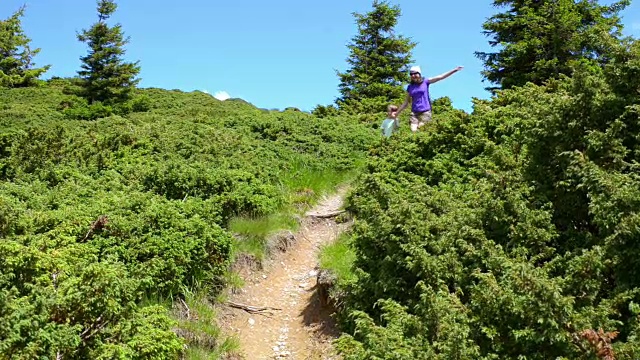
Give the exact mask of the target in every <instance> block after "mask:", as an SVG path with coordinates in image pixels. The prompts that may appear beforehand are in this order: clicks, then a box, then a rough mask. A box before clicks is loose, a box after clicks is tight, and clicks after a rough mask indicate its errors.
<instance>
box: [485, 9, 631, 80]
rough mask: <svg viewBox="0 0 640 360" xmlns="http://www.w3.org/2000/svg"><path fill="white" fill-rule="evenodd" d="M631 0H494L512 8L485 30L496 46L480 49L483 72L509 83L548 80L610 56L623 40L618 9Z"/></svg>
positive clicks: (497, 15)
mask: <svg viewBox="0 0 640 360" xmlns="http://www.w3.org/2000/svg"><path fill="white" fill-rule="evenodd" d="M629 3H630V0H620V1H617V2H615V3H613V4H611V5H600V4H599V3H598V1H596V0H494V1H493V5H494V6H497V7H507V6H508V7H509V8H508V10H506V11H504V12H501V13H498V14H496V15H494V16H492V17H490V18H489V19H488V20H487V21H486V22H485V23H484V24H483V29H484V34H485V35H487V36H488V37H490V38H491V40H490V41H489V44H490V45H491V46H492V47H496V46H499V47H500V50H499V51H496V52H476V56H477V57H478V58H480V59H482V61H483V62H484V66H485V70H484V71H483V76H484V78H485V80H488V81H489V82H490V83H492V84H493V85H495V86H490V87H487V90H490V91H495V90H496V89H508V88H512V87H515V86H522V85H524V84H526V83H527V82H533V83H535V84H542V83H544V82H545V81H546V80H548V79H551V78H557V77H558V76H559V75H560V74H566V75H569V74H571V69H572V66H571V64H572V63H573V62H575V61H577V60H582V59H585V60H588V61H592V62H593V63H594V64H598V65H601V64H603V63H604V62H606V59H607V57H608V54H610V51H611V49H612V47H613V45H614V44H615V43H616V42H618V41H619V38H618V37H619V36H620V34H621V33H620V30H621V28H622V25H621V23H620V18H619V16H618V13H619V12H620V11H621V10H623V9H624V8H625V7H626V6H628V5H629Z"/></svg>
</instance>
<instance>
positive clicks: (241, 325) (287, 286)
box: [222, 189, 348, 360]
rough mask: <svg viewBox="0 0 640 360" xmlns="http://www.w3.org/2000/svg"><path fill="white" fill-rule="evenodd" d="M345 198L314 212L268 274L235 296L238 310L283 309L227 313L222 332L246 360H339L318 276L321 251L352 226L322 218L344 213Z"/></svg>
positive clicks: (255, 276) (252, 278) (253, 278)
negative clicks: (236, 342) (234, 340)
mask: <svg viewBox="0 0 640 360" xmlns="http://www.w3.org/2000/svg"><path fill="white" fill-rule="evenodd" d="M345 192H346V189H340V190H339V191H338V192H337V193H336V194H334V195H332V196H330V197H327V198H325V199H324V200H323V201H321V202H320V204H319V205H318V206H317V207H315V208H314V209H312V210H311V211H309V212H308V213H307V214H306V215H307V216H305V218H304V220H303V222H302V225H301V227H300V230H299V231H298V233H296V234H294V237H295V241H294V242H293V244H292V245H291V246H290V247H289V248H288V249H287V250H286V252H284V253H280V254H278V255H276V256H275V257H274V258H273V259H272V261H273V262H272V265H270V266H268V268H267V269H265V270H264V271H256V272H253V273H251V274H249V275H248V276H244V277H245V282H246V283H245V286H244V288H243V289H242V290H241V291H239V292H238V293H237V294H232V295H230V297H229V301H230V302H232V303H235V304H240V305H248V306H252V307H257V308H263V307H270V308H277V309H278V310H271V311H262V312H260V313H253V314H252V313H250V312H247V311H246V310H243V309H237V308H233V307H229V308H226V309H225V311H224V314H223V322H222V327H223V329H224V331H225V333H227V334H235V335H236V336H238V337H239V339H240V344H241V352H242V353H243V356H244V358H245V359H251V360H263V359H295V360H310V359H313V360H330V359H338V357H337V356H336V355H335V354H334V352H333V350H332V347H331V341H332V340H333V339H335V338H336V336H338V335H339V333H338V331H337V329H336V327H335V323H334V321H333V319H332V318H331V310H330V309H329V308H327V307H325V306H322V305H321V302H320V299H319V296H318V292H317V291H316V286H317V280H316V276H317V273H318V266H317V265H318V251H319V248H320V246H321V245H322V244H325V243H329V242H332V241H333V240H334V239H336V238H337V236H338V235H339V234H340V232H342V231H343V230H344V228H345V227H347V226H348V224H336V222H335V221H334V220H333V219H332V218H323V217H322V215H326V214H331V213H333V212H335V211H337V210H339V209H340V207H341V206H342V203H343V202H342V201H343V197H344V194H345Z"/></svg>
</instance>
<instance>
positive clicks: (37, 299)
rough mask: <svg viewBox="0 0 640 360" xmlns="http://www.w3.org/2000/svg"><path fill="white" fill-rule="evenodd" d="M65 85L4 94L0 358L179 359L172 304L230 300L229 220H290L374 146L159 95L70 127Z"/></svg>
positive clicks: (284, 120)
mask: <svg viewBox="0 0 640 360" xmlns="http://www.w3.org/2000/svg"><path fill="white" fill-rule="evenodd" d="M61 82H62V81H61V80H54V81H52V82H51V83H52V84H50V85H48V86H44V87H39V88H24V89H2V90H0V98H2V99H3V102H2V108H1V109H0V119H1V120H0V122H1V123H0V128H1V130H2V131H0V136H1V137H0V153H1V154H2V157H1V159H0V178H1V180H2V181H1V182H0V238H1V239H2V241H0V268H1V269H2V271H1V273H0V357H3V358H11V359H32V358H49V359H55V358H56V357H57V356H58V357H59V358H69V359H70V358H86V359H107V358H108V359H113V358H129V359H143V358H144V359H162V358H175V357H176V356H178V355H179V354H181V353H182V352H183V343H184V340H183V339H182V338H179V337H178V336H177V335H176V332H174V327H175V326H176V322H175V321H174V319H172V318H171V317H170V316H169V308H170V305H171V301H170V300H171V299H172V298H174V299H176V300H177V299H178V298H182V297H183V295H184V294H185V292H187V291H190V290H192V289H202V288H204V289H209V291H210V292H211V295H215V293H216V292H217V291H219V290H220V289H221V287H222V286H224V285H225V282H224V280H225V273H226V271H227V269H228V267H229V265H230V263H231V261H232V260H233V259H232V252H233V247H234V245H233V237H232V233H231V232H230V230H229V228H228V225H229V223H230V221H231V220H233V219H235V218H238V217H243V218H245V217H249V218H257V217H265V216H268V215H270V214H274V213H280V212H287V211H288V212H290V213H291V214H295V211H296V210H301V209H304V206H306V205H307V204H309V203H311V202H313V201H314V199H315V198H316V197H317V196H319V194H320V192H321V191H323V190H325V189H324V188H322V186H324V187H325V188H327V187H331V186H334V185H335V184H336V183H337V182H338V181H342V180H344V178H345V176H349V175H350V173H351V172H353V171H354V170H355V169H357V168H358V166H359V164H360V163H361V162H362V160H363V158H364V156H365V154H366V150H367V148H368V146H369V144H371V143H372V141H374V140H377V139H378V136H377V133H375V131H374V130H373V129H371V128H370V127H365V126H363V125H361V124H359V123H358V122H357V121H356V120H352V119H349V118H327V119H322V120H318V119H317V118H314V117H313V116H311V115H309V114H306V113H302V112H296V111H285V112H279V111H265V110H260V109H257V108H255V107H254V106H252V105H250V104H248V103H246V102H244V101H241V100H234V99H232V100H228V101H225V102H221V101H218V100H216V99H214V98H213V97H211V96H210V95H208V94H204V93H199V92H195V93H182V92H179V91H165V90H157V89H146V90H138V95H139V96H143V97H145V98H146V99H147V101H148V105H149V108H150V109H149V111H147V112H137V113H133V114H130V115H129V116H128V118H127V119H125V118H121V117H119V116H115V115H114V116H110V117H106V118H100V119H98V120H96V121H74V120H69V119H67V118H65V115H64V110H60V111H58V110H56V107H57V106H58V105H59V104H60V103H61V102H64V101H65V99H68V96H67V95H65V94H63V93H62V88H63V86H62V85H61V84H60V83H61ZM56 84H58V85H56ZM323 180H324V182H323ZM319 186H320V187H319ZM238 246H241V244H239V245H238ZM167 300H168V301H167Z"/></svg>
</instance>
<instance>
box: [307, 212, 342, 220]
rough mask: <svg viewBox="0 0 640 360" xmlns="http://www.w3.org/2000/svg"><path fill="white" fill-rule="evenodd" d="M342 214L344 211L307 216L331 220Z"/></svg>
mask: <svg viewBox="0 0 640 360" xmlns="http://www.w3.org/2000/svg"><path fill="white" fill-rule="evenodd" d="M343 212H344V210H337V211H332V212H328V213H324V214H309V216H312V217H315V218H320V219H327V218H332V217H336V216H338V215H340V214H342V213H343Z"/></svg>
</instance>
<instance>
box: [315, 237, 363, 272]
mask: <svg viewBox="0 0 640 360" xmlns="http://www.w3.org/2000/svg"><path fill="white" fill-rule="evenodd" d="M355 260H356V253H355V251H354V250H353V248H352V247H351V244H350V235H349V234H348V233H342V234H340V236H339V237H338V238H337V239H336V241H334V242H333V243H331V244H326V245H323V246H322V247H321V249H320V268H322V269H327V270H330V271H331V272H332V273H333V274H335V275H336V277H337V279H338V284H347V283H351V282H353V281H355V280H357V278H356V275H355V273H354V272H353V263H354V261H355Z"/></svg>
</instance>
